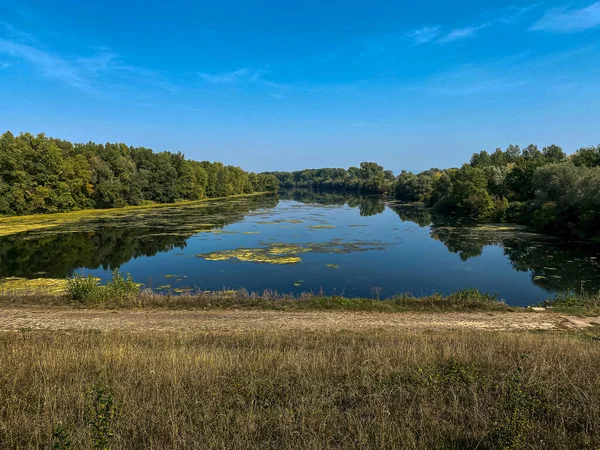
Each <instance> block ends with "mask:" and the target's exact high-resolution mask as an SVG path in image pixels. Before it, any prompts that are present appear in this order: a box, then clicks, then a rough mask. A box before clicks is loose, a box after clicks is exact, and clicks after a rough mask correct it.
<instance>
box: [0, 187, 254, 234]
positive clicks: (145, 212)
mask: <svg viewBox="0 0 600 450" xmlns="http://www.w3.org/2000/svg"><path fill="white" fill-rule="evenodd" d="M253 195H259V194H258V193H257V194H244V195H237V196H232V197H226V198H211V199H204V200H197V201H189V202H179V203H177V204H172V203H164V204H152V205H142V206H127V207H124V208H112V209H90V210H83V211H73V212H66V213H56V214H37V215H31V216H18V217H0V236H8V235H11V234H16V233H22V232H26V231H41V230H46V229H59V228H60V229H63V228H64V229H66V230H69V231H88V230H89V229H90V225H89V224H91V223H93V222H94V221H97V220H99V219H102V220H107V219H110V220H120V219H121V220H122V219H131V218H135V219H137V220H138V222H139V221H140V220H141V221H144V220H152V218H153V216H155V215H157V214H160V213H161V212H164V213H165V214H169V213H175V214H181V213H184V212H189V211H193V210H195V209H198V208H201V209H205V208H207V207H208V206H209V205H210V204H213V203H215V202H217V201H220V200H225V199H228V202H229V203H230V204H231V200H230V199H233V198H237V197H248V196H253ZM209 217H210V216H209ZM192 225H193V226H194V227H195V228H190V227H191V226H192ZM201 225H202V226H203V227H205V228H198V223H194V224H190V227H185V228H184V229H183V230H179V232H182V231H183V232H188V234H191V233H194V232H200V231H210V228H211V227H213V226H214V225H215V224H213V223H203V224H201ZM188 228H189V229H188Z"/></svg>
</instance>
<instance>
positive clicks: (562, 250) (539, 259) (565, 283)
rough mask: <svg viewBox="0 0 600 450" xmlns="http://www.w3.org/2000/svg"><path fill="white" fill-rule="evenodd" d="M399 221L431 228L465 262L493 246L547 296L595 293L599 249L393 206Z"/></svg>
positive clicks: (599, 277) (598, 281)
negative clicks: (479, 225) (564, 293)
mask: <svg viewBox="0 0 600 450" xmlns="http://www.w3.org/2000/svg"><path fill="white" fill-rule="evenodd" d="M391 208H392V209H393V210H394V211H395V212H396V213H397V214H398V216H399V217H400V219H401V220H402V221H410V222H413V223H416V224H418V225H419V226H421V227H430V235H431V237H432V238H433V239H435V240H438V241H440V242H442V243H443V244H444V245H445V246H446V248H447V249H448V251H450V252H452V253H456V254H458V255H459V257H460V259H461V260H462V261H468V260H469V259H471V258H476V257H479V256H481V255H482V253H483V251H484V249H485V247H488V246H497V247H501V248H502V249H503V252H504V255H506V257H507V258H508V260H509V261H510V263H511V265H512V267H513V268H514V269H515V270H516V271H519V272H531V279H532V281H533V283H534V284H536V285H537V286H540V287H542V288H544V289H545V290H547V291H548V292H554V293H558V292H570V291H575V292H579V291H580V289H582V288H583V289H585V290H587V291H588V292H595V291H599V290H600V264H599V262H598V249H596V248H591V247H589V246H586V245H584V244H582V243H574V242H564V241H560V240H559V239H555V238H552V237H548V236H543V235H539V234H534V233H530V232H527V231H524V230H522V229H519V228H516V229H513V228H511V227H502V226H501V227H491V226H490V227H486V226H482V227H476V226H473V225H472V224H461V223H460V222H459V221H457V220H455V219H453V218H451V217H444V216H440V215H436V214H434V213H432V212H431V211H430V210H427V209H426V208H423V207H422V206H420V205H401V204H396V205H392V206H391Z"/></svg>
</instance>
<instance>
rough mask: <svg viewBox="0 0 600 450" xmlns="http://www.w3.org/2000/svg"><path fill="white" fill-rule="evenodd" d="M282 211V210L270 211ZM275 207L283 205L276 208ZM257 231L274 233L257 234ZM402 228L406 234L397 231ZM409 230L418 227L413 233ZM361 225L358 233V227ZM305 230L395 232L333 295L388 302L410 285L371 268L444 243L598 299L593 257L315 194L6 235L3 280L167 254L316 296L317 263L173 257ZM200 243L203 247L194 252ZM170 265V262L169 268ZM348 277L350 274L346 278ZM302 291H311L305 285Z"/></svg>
mask: <svg viewBox="0 0 600 450" xmlns="http://www.w3.org/2000/svg"><path fill="white" fill-rule="evenodd" d="M289 200H293V201H294V202H298V203H300V204H301V205H303V206H302V208H306V209H302V208H300V209H298V208H296V210H295V211H294V212H293V214H296V215H295V216H293V217H292V216H290V214H292V212H291V210H292V209H294V208H290V206H294V205H295V206H298V205H297V204H294V203H292V204H290V202H289ZM282 202H283V203H282ZM278 205H279V206H280V207H279V208H276V207H277V206H278ZM281 205H284V206H283V207H281ZM312 206H315V207H316V208H319V207H321V208H322V207H323V206H331V207H342V206H344V207H346V208H350V209H356V210H357V211H356V212H354V213H352V212H351V211H347V210H346V212H345V213H344V211H341V210H338V209H336V208H326V209H325V210H323V209H322V210H321V211H316V210H315V209H314V208H312ZM274 208H275V209H274ZM392 212H393V213H395V214H396V215H397V216H398V218H397V219H396V218H395V217H393V216H390V214H393V213H392ZM325 213H326V214H325ZM356 213H358V214H356ZM273 214H276V215H277V220H275V221H273V220H265V219H263V216H264V217H267V218H269V219H272V218H273V217H271V216H272V215H273ZM311 214H313V215H315V214H317V215H318V217H319V220H323V221H324V222H326V220H324V218H323V217H322V216H324V215H326V216H327V217H329V219H330V220H334V219H335V220H342V219H340V216H344V214H346V215H347V216H344V217H348V219H347V220H348V222H346V225H347V226H344V227H340V226H339V225H338V226H336V227H333V226H329V227H328V226H320V228H321V230H319V226H312V227H311V226H309V225H308V224H302V222H303V220H301V219H303V218H307V217H309V216H310V215H311ZM386 214H387V216H386ZM357 215H360V216H361V217H363V218H370V219H368V220H362V222H361V224H360V225H356V222H354V221H355V220H356V219H353V218H352V217H356V216H357ZM251 216H258V217H260V220H259V221H256V220H254V219H256V217H251ZM289 219H293V220H289ZM313 219H314V218H313ZM398 219H399V220H398ZM344 220H346V219H344ZM242 221H244V224H243V227H246V228H248V227H253V228H251V229H243V230H239V231H238V233H239V234H240V236H243V239H245V240H242V238H241V237H235V236H233V235H229V234H227V233H228V232H227V233H225V234H224V235H223V236H217V235H213V234H212V233H211V234H210V238H203V237H202V236H201V235H199V233H201V232H203V231H210V230H213V231H214V230H215V229H220V228H223V227H225V226H227V225H232V224H236V223H239V222H242ZM261 223H264V224H271V225H261ZM402 223H404V224H405V225H404V226H403V225H402ZM413 223H414V224H417V225H418V227H420V228H416V227H414V226H412V224H413ZM357 226H360V228H355V227H357ZM303 227H304V228H305V229H306V228H308V231H309V234H310V236H311V237H310V238H311V239H313V235H312V234H313V233H330V234H328V235H325V234H324V235H323V236H327V239H330V240H331V239H333V240H334V241H337V242H342V241H352V240H361V239H362V240H381V241H388V240H389V238H390V236H391V235H392V234H393V233H394V231H393V230H396V231H395V233H396V234H395V235H394V236H396V237H394V239H397V244H394V246H392V247H390V248H389V249H387V250H386V251H384V252H381V251H380V252H379V253H375V252H373V253H371V252H363V253H361V256H360V258H361V259H360V261H358V260H356V262H355V264H356V266H355V268H354V269H351V268H350V267H351V266H350V262H352V261H355V260H354V259H352V258H353V256H352V255H350V254H348V255H347V258H348V259H347V260H344V261H348V265H346V266H344V265H343V264H342V268H341V269H340V270H338V271H332V270H329V271H328V272H327V275H326V276H324V277H323V278H326V279H327V281H328V282H330V283H331V284H332V286H334V288H336V285H335V284H336V283H339V284H340V285H341V286H342V288H343V286H344V285H347V284H348V281H347V280H355V281H357V280H363V278H364V281H361V283H364V285H365V289H367V286H369V284H368V283H370V282H374V283H375V282H376V283H377V284H378V285H383V284H384V283H388V284H387V289H388V290H387V292H390V291H391V292H390V293H393V292H399V291H403V290H406V286H405V285H404V284H403V283H405V281H404V282H403V281H402V280H401V277H391V278H390V277H388V278H385V277H386V275H383V274H382V272H381V270H380V269H373V273H372V274H370V275H369V276H367V275H366V270H365V269H367V268H369V267H373V268H375V267H380V266H378V264H379V263H381V262H382V261H384V259H383V258H385V261H386V262H385V264H387V266H386V267H389V268H390V270H391V271H392V272H393V271H394V270H396V271H397V272H396V273H398V274H401V273H403V272H402V271H405V270H406V267H407V266H406V264H409V266H410V262H407V260H410V259H411V258H414V257H415V256H417V255H421V256H424V257H425V258H427V257H428V255H429V254H430V253H427V252H429V251H430V247H431V246H432V245H433V244H434V241H437V242H440V243H442V244H443V245H444V246H445V248H446V249H447V250H448V252H450V253H454V254H457V255H458V256H459V258H460V261H462V262H460V261H457V262H456V265H461V266H465V267H467V266H468V265H469V263H472V262H473V261H477V260H478V258H481V259H480V260H481V261H484V260H485V257H482V255H483V254H484V252H485V250H486V248H490V247H495V248H497V249H501V252H502V253H499V254H498V256H495V258H496V260H495V261H496V262H498V261H499V262H503V263H505V261H506V260H507V261H509V262H510V265H511V266H512V268H513V269H514V272H511V271H510V270H509V272H511V273H515V272H528V273H529V274H530V280H531V283H532V284H534V285H535V286H538V287H541V288H543V289H544V290H546V291H547V292H549V293H556V292H564V291H579V290H580V289H581V287H582V283H584V288H585V289H586V290H587V291H597V290H600V267H599V263H598V259H597V257H598V254H597V250H594V249H590V248H587V247H585V246H578V245H575V244H573V243H564V242H560V241H558V240H555V239H552V238H548V237H544V236H540V235H536V234H532V233H527V232H524V231H522V230H518V229H512V228H508V227H506V228H505V227H503V228H494V227H474V226H470V225H469V224H464V223H463V224H461V223H460V222H459V221H457V220H455V219H453V218H452V217H443V216H438V215H435V214H433V213H432V212H431V211H429V210H427V209H425V208H423V207H422V206H419V205H402V204H398V203H395V202H391V201H385V200H382V199H381V198H378V197H371V196H357V195H344V194H329V193H315V192H312V191H290V192H285V193H282V194H281V195H280V196H279V197H278V196H261V197H249V198H241V199H233V200H228V201H213V202H207V203H206V204H203V205H200V206H199V205H173V206H171V207H167V208H156V209H149V210H145V211H143V212H135V211H133V212H132V213H131V214H128V215H123V214H121V215H116V216H115V217H112V216H111V217H108V218H107V217H104V218H102V219H93V220H87V221H81V222H77V223H71V224H65V225H64V226H59V227H56V228H52V229H48V230H39V231H34V232H28V233H20V234H15V235H10V236H4V237H1V238H0V277H8V276H16V277H26V278H34V277H50V278H63V277H67V276H70V275H72V273H73V272H74V271H75V270H78V269H82V268H84V269H86V270H95V269H102V270H105V271H106V270H112V269H114V268H118V267H120V266H123V265H125V264H126V263H128V262H130V261H132V260H135V259H137V258H141V257H153V256H156V255H158V254H160V253H163V254H165V253H169V252H170V255H171V256H170V258H171V259H170V260H169V261H171V262H172V264H173V266H174V267H175V268H177V269H178V270H179V269H180V270H188V271H189V274H190V279H189V281H190V282H192V281H193V280H198V282H199V283H200V282H204V283H209V284H210V281H211V280H212V281H214V280H215V279H216V277H223V278H219V283H222V284H221V286H223V285H225V284H227V285H230V282H228V281H227V280H233V279H234V278H235V280H236V281H237V282H239V284H241V285H242V286H243V284H244V283H255V284H256V285H257V286H259V288H260V289H264V288H274V289H275V288H279V289H281V286H279V287H277V283H279V282H282V283H283V282H284V281H282V280H284V278H281V279H278V278H277V275H275V273H280V274H281V276H282V277H283V276H284V275H283V274H284V272H283V271H284V270H293V271H294V275H291V274H290V275H285V276H295V278H296V279H297V280H305V279H307V278H308V277H309V274H310V273H313V271H314V274H315V276H316V278H315V281H314V283H315V286H314V288H315V289H318V288H319V287H320V286H323V285H324V284H325V281H324V280H323V279H321V278H320V276H321V275H322V273H321V272H319V270H318V269H314V268H313V267H314V266H311V264H314V263H307V264H302V265H298V266H294V267H290V268H285V269H284V268H274V267H270V268H265V267H249V266H243V267H244V268H243V269H237V267H239V266H235V267H236V269H235V270H239V272H229V270H233V269H227V270H225V269H223V268H221V267H220V266H216V265H213V266H202V267H196V266H194V264H199V263H198V262H197V258H195V259H194V260H191V259H185V260H184V259H181V258H179V259H177V258H176V257H175V256H176V254H178V253H182V252H183V251H184V250H185V249H186V248H187V247H188V244H189V242H188V241H189V240H190V238H192V236H196V238H195V244H194V245H195V246H200V247H201V249H200V250H201V251H198V252H197V253H202V252H206V251H212V252H214V251H218V250H222V249H230V248H231V249H233V248H235V247H244V246H255V247H256V246H260V242H261V241H260V240H261V239H264V240H265V241H268V242H269V243H272V242H275V241H280V242H286V239H287V240H289V241H290V242H291V241H294V240H298V239H300V238H301V237H302V236H305V237H306V236H307V234H306V232H305V231H301V229H302V228H303ZM415 229H416V230H418V231H419V230H422V232H421V233H420V234H419V235H418V236H417V235H415V234H411V233H414V231H415ZM254 230H255V231H254ZM277 230H278V231H277ZM336 233H337V234H336ZM254 234H260V235H259V236H256V237H255V239H256V240H257V242H256V243H252V245H250V244H249V242H250V241H249V239H251V238H252V235H254ZM427 236H429V237H427ZM334 238H335V239H334ZM367 238H368V239H367ZM199 242H202V243H201V244H199ZM406 243H410V248H407V247H403V246H405V245H406ZM206 245H209V246H210V248H208V247H206V248H207V249H206V250H205V247H204V246H206ZM411 252H412V253H411ZM432 255H433V254H432ZM502 255H504V256H502ZM173 257H175V259H172V258H173ZM500 260H501V261H500ZM487 261H489V260H487ZM326 262H331V261H326ZM488 263H489V262H488ZM161 264H162V263H161V262H160V260H155V259H152V258H150V259H148V262H147V264H146V265H145V266H144V267H143V269H142V268H141V267H140V268H139V269H138V270H139V271H140V272H139V274H134V275H141V276H145V275H146V272H148V271H151V270H152V271H154V274H155V276H164V274H162V275H159V272H160V271H161V270H166V269H164V268H163V267H162V265H161ZM452 264H454V263H452ZM330 265H333V264H330ZM227 267H232V266H227ZM484 267H485V269H486V270H487V271H488V273H486V274H485V276H487V277H488V278H494V273H489V272H492V271H493V270H494V269H493V268H492V266H490V267H489V268H488V266H487V265H486V266H484ZM346 270H347V272H345V271H346ZM377 270H379V272H377ZM423 270H430V271H432V272H434V273H431V274H427V275H428V277H429V278H431V280H432V286H435V282H436V281H439V280H438V277H439V278H444V277H447V276H448V275H444V274H441V273H440V274H437V273H435V272H436V270H441V271H444V270H446V267H439V268H438V269H433V268H432V267H430V265H429V264H426V265H424V266H423ZM213 271H214V272H213ZM286 274H287V272H286ZM505 276H506V274H505ZM194 277H196V278H194ZM227 277H229V278H227ZM336 277H337V278H336ZM369 277H370V278H369ZM513 278H514V277H513ZM511 279H512V278H511ZM386 280H387V281H386ZM460 280H463V279H462V278H461V279H460ZM465 280H466V278H465ZM463 281H464V280H463ZM214 282H216V281H214ZM357 282H358V281H357ZM261 283H262V284H261ZM285 283H287V284H285V285H284V286H286V285H291V284H292V283H288V281H287V280H286V281H285ZM465 283H467V281H465ZM231 284H233V283H231ZM293 284H294V286H296V285H298V284H299V283H297V282H294V283H293ZM303 286H308V282H307V283H306V284H304V285H303ZM464 287H472V286H464ZM424 289H427V286H424Z"/></svg>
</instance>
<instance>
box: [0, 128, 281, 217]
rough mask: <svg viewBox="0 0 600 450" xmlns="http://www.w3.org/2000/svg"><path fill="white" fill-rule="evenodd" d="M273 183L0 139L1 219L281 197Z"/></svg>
mask: <svg viewBox="0 0 600 450" xmlns="http://www.w3.org/2000/svg"><path fill="white" fill-rule="evenodd" d="M278 186H279V183H278V181H277V179H276V178H275V177H274V176H270V175H266V174H255V173H249V172H245V171H244V170H242V169H241V168H239V167H234V166H225V165H223V164H222V163H220V162H208V161H203V162H197V161H190V160H186V159H185V157H184V155H183V154H181V153H170V152H160V153H154V152H153V151H152V150H150V149H147V148H143V147H130V146H127V145H125V144H104V145H103V144H96V143H93V142H88V143H87V144H72V143H71V142H68V141H64V140H60V139H54V138H49V137H46V136H45V135H44V134H38V135H37V136H34V135H32V134H30V133H23V134H20V135H19V136H14V135H13V134H12V133H10V132H6V133H4V134H3V135H2V136H1V137H0V214H2V215H20V214H37V213H52V212H60V211H73V210H79V209H89V208H113V207H121V206H127V205H141V204H145V203H150V202H157V203H171V202H177V201H183V200H199V199H202V198H206V197H226V196H230V195H236V194H249V193H253V192H266V191H276V190H277V188H278Z"/></svg>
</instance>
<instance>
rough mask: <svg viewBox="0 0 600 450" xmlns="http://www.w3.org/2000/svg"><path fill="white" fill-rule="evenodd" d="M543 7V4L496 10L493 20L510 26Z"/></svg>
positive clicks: (512, 6)
mask: <svg viewBox="0 0 600 450" xmlns="http://www.w3.org/2000/svg"><path fill="white" fill-rule="evenodd" d="M541 5H542V2H539V3H534V4H531V5H529V6H523V7H518V6H514V5H511V6H508V7H506V8H503V9H501V10H496V13H495V17H493V18H492V19H491V20H492V21H493V22H497V23H502V24H504V25H510V24H512V23H514V22H516V21H517V20H518V19H519V18H520V17H521V16H522V15H523V14H525V13H528V12H529V11H531V10H533V9H535V8H539V7H540V6H541Z"/></svg>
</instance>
